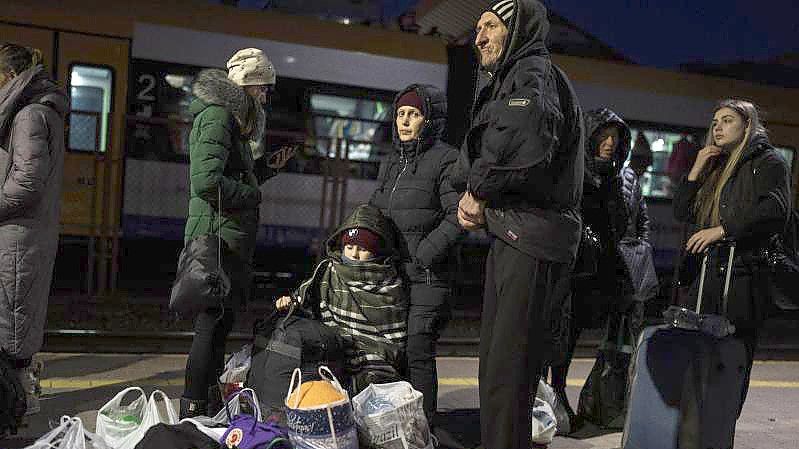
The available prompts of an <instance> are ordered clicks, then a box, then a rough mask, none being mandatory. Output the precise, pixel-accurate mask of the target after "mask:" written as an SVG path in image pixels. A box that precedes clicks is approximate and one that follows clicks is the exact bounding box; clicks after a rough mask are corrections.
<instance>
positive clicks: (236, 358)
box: [219, 345, 252, 401]
mask: <svg viewBox="0 0 799 449" xmlns="http://www.w3.org/2000/svg"><path fill="white" fill-rule="evenodd" d="M251 364H252V345H244V346H242V348H241V349H240V350H239V351H238V352H236V353H235V354H233V355H232V356H230V358H229V359H228V361H227V363H225V371H224V372H222V375H221V376H219V388H220V391H221V392H222V400H223V401H224V400H225V399H226V398H228V397H230V396H231V395H233V394H234V393H236V392H237V391H239V390H241V389H242V388H244V382H246V381H247V374H248V373H249V372H250V365H251Z"/></svg>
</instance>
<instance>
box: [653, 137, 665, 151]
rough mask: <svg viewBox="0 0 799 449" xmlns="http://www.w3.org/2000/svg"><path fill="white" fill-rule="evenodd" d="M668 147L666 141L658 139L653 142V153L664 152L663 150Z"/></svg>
mask: <svg viewBox="0 0 799 449" xmlns="http://www.w3.org/2000/svg"><path fill="white" fill-rule="evenodd" d="M665 146H666V141H665V140H663V139H658V140H656V141H654V142H652V151H655V152H657V151H663V148H664V147H665Z"/></svg>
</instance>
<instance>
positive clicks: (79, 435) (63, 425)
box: [25, 416, 111, 449]
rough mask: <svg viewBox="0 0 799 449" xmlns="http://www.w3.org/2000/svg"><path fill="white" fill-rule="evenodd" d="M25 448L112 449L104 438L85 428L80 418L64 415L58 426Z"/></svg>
mask: <svg viewBox="0 0 799 449" xmlns="http://www.w3.org/2000/svg"><path fill="white" fill-rule="evenodd" d="M25 449H111V448H110V447H109V446H107V445H106V444H105V442H104V441H103V440H102V438H100V437H98V436H97V435H95V434H93V433H91V432H89V431H87V430H86V429H84V428H83V421H81V419H80V418H77V417H75V418H70V417H69V416H62V417H61V422H60V424H59V425H58V427H56V428H54V429H53V430H51V431H49V432H47V433H46V434H44V435H42V437H41V438H39V439H38V440H36V441H35V442H34V443H33V444H31V445H30V446H27V447H26V448H25Z"/></svg>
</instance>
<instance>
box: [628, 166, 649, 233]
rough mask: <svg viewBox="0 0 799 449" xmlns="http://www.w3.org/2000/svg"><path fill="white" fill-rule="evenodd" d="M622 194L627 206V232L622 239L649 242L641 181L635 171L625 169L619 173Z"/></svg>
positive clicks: (647, 215)
mask: <svg viewBox="0 0 799 449" xmlns="http://www.w3.org/2000/svg"><path fill="white" fill-rule="evenodd" d="M621 178H622V182H623V185H622V194H623V195H624V202H625V203H626V204H627V214H628V217H627V230H626V231H625V233H624V237H623V238H630V239H641V240H646V241H649V212H648V210H647V208H646V201H645V200H644V195H643V193H642V192H641V181H640V179H638V175H636V174H635V170H633V169H632V168H630V167H625V168H624V169H623V170H622V171H621Z"/></svg>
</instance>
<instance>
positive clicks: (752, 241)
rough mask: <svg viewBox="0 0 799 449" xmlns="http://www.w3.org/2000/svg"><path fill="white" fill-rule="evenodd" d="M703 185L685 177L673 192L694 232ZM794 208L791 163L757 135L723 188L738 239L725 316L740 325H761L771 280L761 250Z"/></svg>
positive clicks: (724, 213) (724, 210) (726, 222)
mask: <svg viewBox="0 0 799 449" xmlns="http://www.w3.org/2000/svg"><path fill="white" fill-rule="evenodd" d="M700 187H701V182H699V181H688V180H687V176H686V177H685V178H683V182H682V183H681V184H680V186H679V187H678V189H677V191H676V192H675V196H674V202H673V207H674V214H675V216H676V218H677V219H678V220H680V221H683V222H686V223H690V224H693V225H694V229H693V231H692V232H695V231H697V230H699V229H700V227H699V226H698V225H697V224H696V222H697V219H696V215H695V213H694V202H695V200H696V195H697V193H698V191H699V188H700ZM792 207H793V205H792V199H791V194H790V172H789V171H788V165H787V164H786V163H785V161H784V160H783V158H782V156H780V155H779V153H777V151H776V150H775V149H774V147H772V146H771V144H770V143H769V142H768V139H767V138H766V137H765V136H756V137H755V138H753V139H752V142H751V143H750V144H749V146H748V147H747V148H746V149H745V150H744V154H743V155H742V157H741V160H740V161H739V162H738V166H737V167H736V169H735V172H734V173H733V175H732V177H731V178H730V179H729V181H727V184H726V185H725V187H724V189H723V190H722V192H721V201H720V211H719V215H720V217H721V224H722V226H724V231H725V233H726V235H727V238H729V239H732V240H735V242H736V249H735V260H734V262H733V263H734V268H733V277H732V285H731V286H730V292H731V293H730V297H729V304H728V310H727V317H728V318H730V320H732V322H733V324H735V325H736V327H738V328H739V329H742V328H750V327H757V326H759V325H760V323H761V321H762V320H763V318H764V317H765V313H766V307H767V304H768V302H769V300H770V299H771V298H769V290H770V289H769V288H768V286H767V285H765V283H767V282H770V281H771V279H770V277H769V276H768V275H767V274H766V272H765V270H760V268H761V265H760V263H761V260H760V258H759V257H758V254H759V250H760V248H762V247H763V246H765V245H766V244H767V243H768V241H769V239H770V238H771V236H773V235H774V234H778V233H780V232H782V231H783V229H784V226H785V224H786V222H787V220H788V214H789V212H790V211H791V210H792ZM697 265H698V261H697ZM697 283H698V282H696V281H695V282H694V290H695V287H696V285H697ZM694 293H695V292H694ZM691 298H695V296H691ZM687 306H690V307H692V306H693V304H690V305H687Z"/></svg>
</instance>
